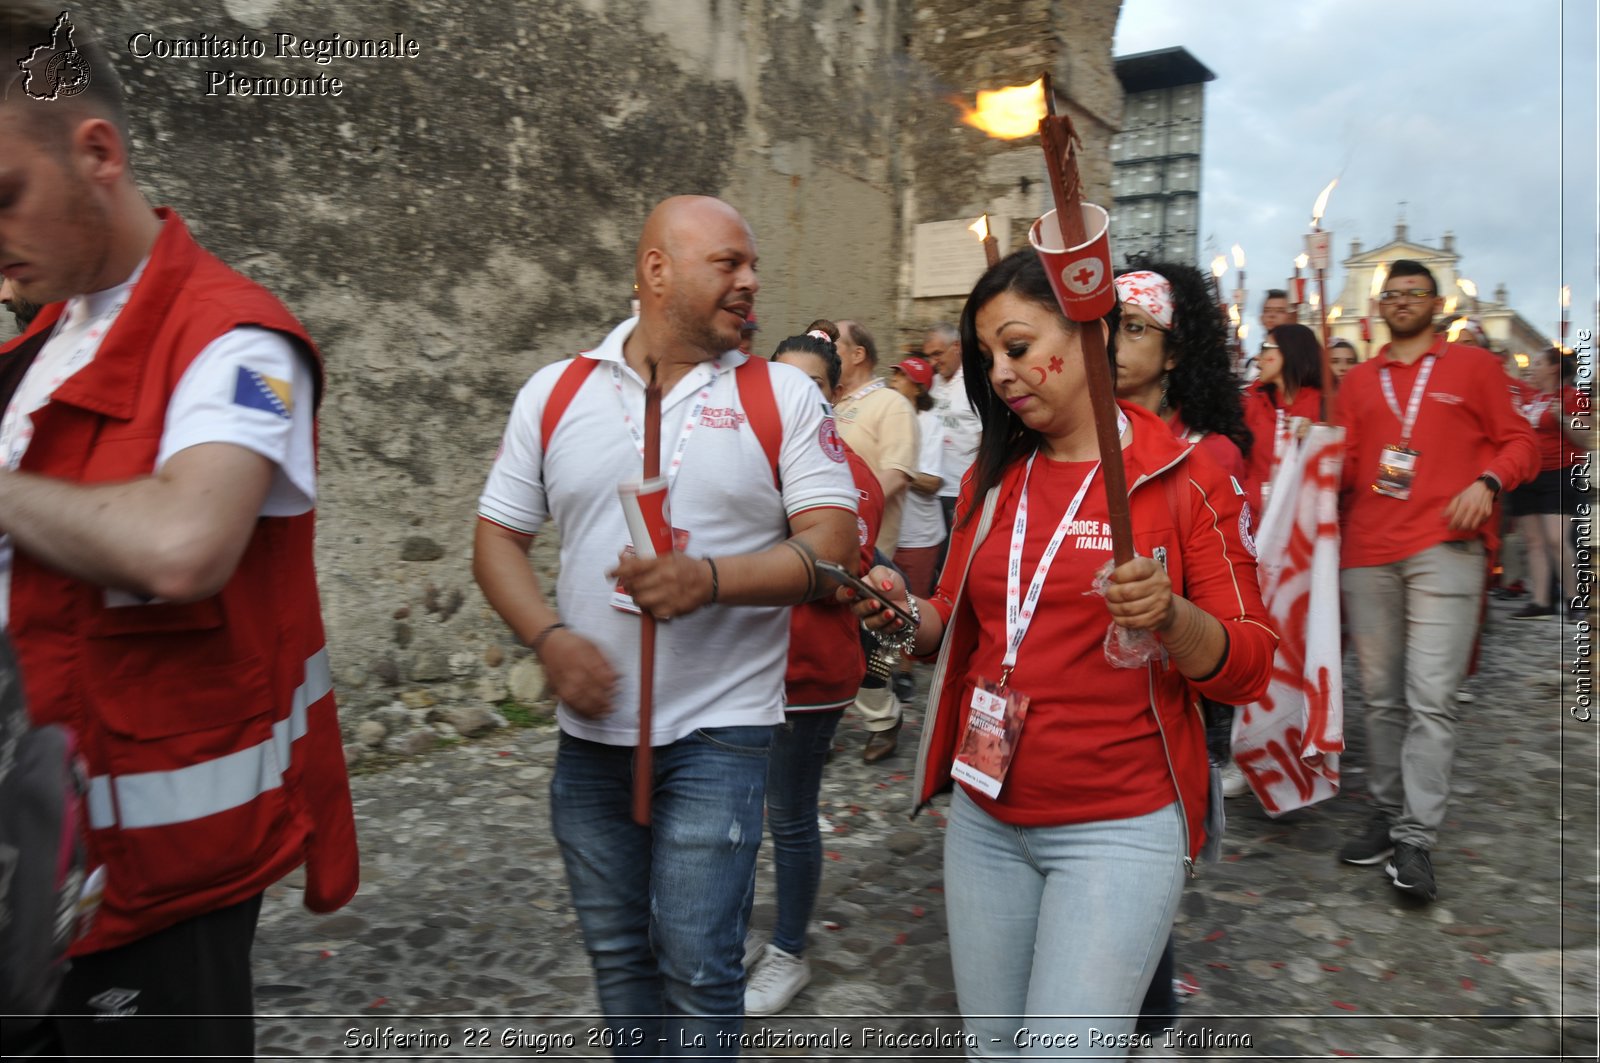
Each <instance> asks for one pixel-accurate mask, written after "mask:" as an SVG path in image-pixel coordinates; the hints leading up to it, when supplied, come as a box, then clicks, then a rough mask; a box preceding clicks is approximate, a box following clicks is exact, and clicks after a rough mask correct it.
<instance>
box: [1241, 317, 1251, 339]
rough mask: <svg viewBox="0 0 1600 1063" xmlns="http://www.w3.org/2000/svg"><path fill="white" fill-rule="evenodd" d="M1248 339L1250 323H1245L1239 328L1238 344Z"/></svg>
mask: <svg viewBox="0 0 1600 1063" xmlns="http://www.w3.org/2000/svg"><path fill="white" fill-rule="evenodd" d="M1249 338H1250V322H1248V321H1246V322H1245V323H1244V324H1242V325H1240V326H1239V342H1240V343H1243V342H1244V341H1245V340H1247V339H1249Z"/></svg>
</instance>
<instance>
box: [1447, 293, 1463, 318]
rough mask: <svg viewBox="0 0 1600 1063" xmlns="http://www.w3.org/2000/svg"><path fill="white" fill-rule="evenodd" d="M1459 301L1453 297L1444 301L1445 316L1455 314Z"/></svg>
mask: <svg viewBox="0 0 1600 1063" xmlns="http://www.w3.org/2000/svg"><path fill="white" fill-rule="evenodd" d="M1460 301H1461V300H1460V298H1458V297H1457V296H1454V295H1452V296H1451V297H1450V298H1448V299H1446V300H1445V301H1444V312H1445V313H1447V314H1453V313H1455V312H1456V304H1457V303H1459V302H1460Z"/></svg>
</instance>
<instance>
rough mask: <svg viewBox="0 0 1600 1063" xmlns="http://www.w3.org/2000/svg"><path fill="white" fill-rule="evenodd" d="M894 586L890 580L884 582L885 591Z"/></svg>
mask: <svg viewBox="0 0 1600 1063" xmlns="http://www.w3.org/2000/svg"><path fill="white" fill-rule="evenodd" d="M893 586H894V584H893V583H892V582H890V581H889V580H884V581H883V589H884V590H888V589H889V588H890V587H893Z"/></svg>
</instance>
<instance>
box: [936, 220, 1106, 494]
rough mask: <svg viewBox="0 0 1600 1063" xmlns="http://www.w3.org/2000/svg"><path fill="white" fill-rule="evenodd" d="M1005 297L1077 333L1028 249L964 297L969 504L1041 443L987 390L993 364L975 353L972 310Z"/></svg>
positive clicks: (995, 267)
mask: <svg viewBox="0 0 1600 1063" xmlns="http://www.w3.org/2000/svg"><path fill="white" fill-rule="evenodd" d="M1006 292H1010V293H1011V294H1012V295H1015V296H1017V297H1018V298H1021V299H1027V300H1028V301H1029V302H1033V303H1037V304H1039V305H1040V306H1042V307H1044V308H1045V309H1047V310H1049V311H1050V312H1051V313H1052V314H1054V315H1055V316H1056V319H1057V320H1058V321H1060V322H1061V325H1062V327H1063V328H1065V329H1066V330H1067V331H1068V332H1069V333H1075V332H1077V331H1078V325H1077V323H1076V322H1074V321H1071V320H1068V318H1067V317H1066V315H1064V314H1063V313H1062V312H1061V307H1060V306H1059V305H1058V304H1057V303H1056V297H1055V293H1054V292H1052V291H1051V290H1050V279H1049V278H1048V277H1047V276H1046V275H1045V271H1044V264H1043V263H1041V262H1040V261H1039V256H1038V255H1037V254H1036V253H1035V252H1034V250H1033V248H1031V247H1024V248H1022V249H1021V250H1018V251H1013V252H1012V253H1011V254H1009V255H1007V256H1006V257H1005V258H1002V259H1001V260H1000V261H999V262H996V263H995V264H994V265H993V266H990V267H989V269H988V270H987V271H986V272H985V273H984V275H983V276H981V277H979V278H978V283H977V284H976V285H974V286H973V289H972V294H971V295H969V296H967V305H966V306H964V307H962V308H961V324H960V326H959V327H960V332H961V369H962V375H963V377H964V378H965V380H966V385H967V398H968V399H969V400H971V402H972V408H973V409H974V410H975V411H977V414H978V423H979V424H980V425H981V426H982V428H983V435H982V436H981V438H980V439H979V441H978V456H977V458H976V459H974V461H973V464H972V469H973V472H972V478H973V499H974V501H975V502H976V500H978V499H981V498H982V497H983V496H984V495H986V494H987V493H988V492H989V489H990V488H991V487H993V486H995V485H996V484H998V483H999V482H1000V479H1001V477H1003V476H1004V475H1005V471H1006V467H1007V466H1009V465H1010V464H1011V463H1012V462H1014V461H1017V460H1018V459H1019V458H1022V457H1025V456H1027V455H1028V454H1031V453H1032V452H1033V451H1034V450H1035V449H1036V448H1037V447H1038V446H1039V444H1040V442H1041V441H1042V440H1043V438H1044V437H1043V436H1041V435H1040V434H1039V433H1038V432H1036V431H1034V430H1033V429H1032V428H1029V427H1028V426H1027V425H1026V424H1023V422H1022V418H1020V417H1018V416H1017V414H1016V412H1015V411H1014V410H1012V409H1011V407H1009V406H1007V405H1006V404H1005V402H1003V401H1002V400H1001V398H1000V396H999V395H997V394H996V393H995V390H994V388H993V387H991V386H990V385H989V368H990V366H991V365H992V364H993V363H994V359H993V357H992V356H990V355H986V354H984V353H982V351H980V350H979V348H978V311H979V310H982V309H983V308H984V306H986V305H987V304H988V303H989V300H991V299H993V298H994V297H995V296H997V295H1001V294H1004V293H1006ZM978 509H979V507H978V506H977V505H972V506H969V507H968V509H967V513H966V516H965V517H963V518H962V521H961V523H962V524H966V523H967V522H968V521H970V520H972V518H973V515H974V514H975V513H977V512H978Z"/></svg>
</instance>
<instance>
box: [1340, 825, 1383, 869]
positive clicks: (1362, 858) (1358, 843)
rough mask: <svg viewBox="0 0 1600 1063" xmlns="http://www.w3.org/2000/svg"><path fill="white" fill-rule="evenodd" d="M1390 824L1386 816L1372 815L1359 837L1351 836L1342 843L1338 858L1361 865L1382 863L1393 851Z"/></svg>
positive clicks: (1368, 865)
mask: <svg viewBox="0 0 1600 1063" xmlns="http://www.w3.org/2000/svg"><path fill="white" fill-rule="evenodd" d="M1391 825H1392V824H1391V823H1390V822H1389V817H1388V816H1383V815H1377V816H1373V817H1372V821H1371V822H1370V823H1368V824H1367V829H1366V830H1364V831H1362V832H1361V835H1360V837H1356V838H1351V839H1350V840H1349V841H1347V842H1345V843H1344V848H1342V849H1340V850H1339V859H1340V860H1341V861H1343V862H1344V863H1347V864H1360V865H1361V866H1362V867H1370V866H1371V865H1373V864H1378V863H1382V862H1383V861H1384V860H1385V859H1386V858H1387V857H1388V856H1389V854H1390V853H1392V852H1394V842H1392V841H1390V840H1389V828H1390V826H1391Z"/></svg>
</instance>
